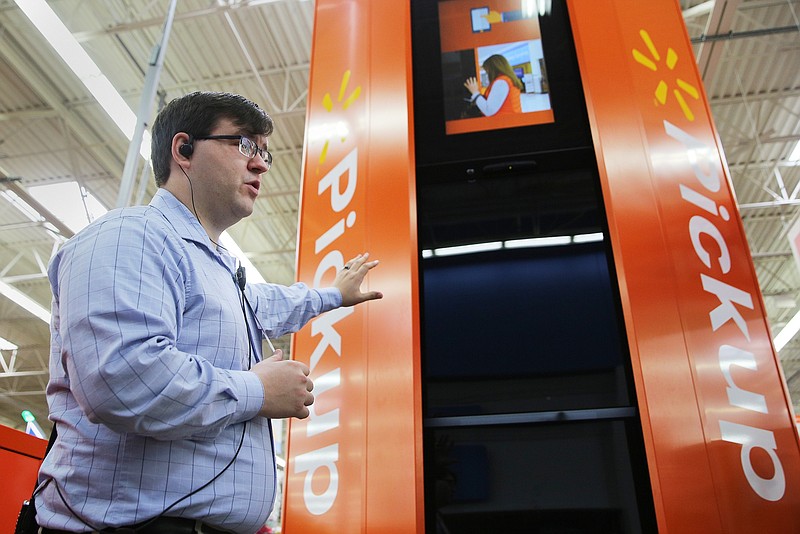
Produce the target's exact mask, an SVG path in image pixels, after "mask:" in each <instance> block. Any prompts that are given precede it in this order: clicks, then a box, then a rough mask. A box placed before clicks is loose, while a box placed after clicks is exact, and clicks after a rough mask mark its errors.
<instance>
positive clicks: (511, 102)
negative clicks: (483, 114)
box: [486, 74, 522, 115]
mask: <svg viewBox="0 0 800 534" xmlns="http://www.w3.org/2000/svg"><path fill="white" fill-rule="evenodd" d="M500 80H503V81H504V82H506V83H507V84H508V96H507V97H506V99H505V100H504V101H503V105H502V106H500V109H499V110H497V113H496V114H495V115H501V114H503V113H522V104H521V103H520V100H519V94H520V90H519V89H517V86H516V85H514V83H513V82H512V81H511V78H509V77H508V76H506V75H504V74H501V75H500V76H498V77H497V78H495V79H494V81H493V82H492V83H490V84H489V88H488V89H487V90H486V98H489V95H490V94H491V93H492V87H493V86H494V84H496V83H497V82H498V81H500Z"/></svg>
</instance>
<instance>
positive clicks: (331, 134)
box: [309, 70, 361, 164]
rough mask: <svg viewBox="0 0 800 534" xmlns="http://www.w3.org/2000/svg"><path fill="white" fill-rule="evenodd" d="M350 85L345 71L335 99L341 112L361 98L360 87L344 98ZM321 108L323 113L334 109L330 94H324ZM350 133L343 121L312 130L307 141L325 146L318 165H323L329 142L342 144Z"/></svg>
mask: <svg viewBox="0 0 800 534" xmlns="http://www.w3.org/2000/svg"><path fill="white" fill-rule="evenodd" d="M349 84H350V71H349V70H347V71H345V72H344V74H343V75H342V81H341V83H340V84H339V94H338V96H337V98H336V103H338V104H340V105H341V109H342V111H344V110H346V109H347V108H349V107H350V106H351V105H352V104H353V102H355V101H356V100H358V97H359V96H361V86H360V85H359V86H356V88H355V89H353V91H352V92H350V94H348V95H347V96H346V97H345V94H346V93H347V90H348V85H349ZM322 106H323V107H324V108H325V111H327V112H329V113H330V112H332V111H333V107H334V102H333V98H332V97H331V94H330V93H325V96H323V97H322ZM349 133H350V130H349V128H348V127H347V122H345V121H335V122H333V121H322V122H321V124H320V125H319V127H317V128H312V130H311V131H310V132H309V140H313V139H323V138H324V139H325V144H324V145H323V147H322V152H320V155H319V163H320V164H322V163H325V158H327V156H328V148H329V146H330V140H331V139H335V138H338V139H339V140H340V141H341V142H342V143H344V142H345V140H347V135H348V134H349Z"/></svg>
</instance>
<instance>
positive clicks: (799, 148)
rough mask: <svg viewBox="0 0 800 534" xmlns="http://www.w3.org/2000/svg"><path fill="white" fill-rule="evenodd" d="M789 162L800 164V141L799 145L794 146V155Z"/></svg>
mask: <svg viewBox="0 0 800 534" xmlns="http://www.w3.org/2000/svg"><path fill="white" fill-rule="evenodd" d="M789 161H791V162H792V163H800V141H798V142H797V144H796V145H794V148H793V149H792V153H791V154H789Z"/></svg>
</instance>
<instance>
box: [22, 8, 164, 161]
mask: <svg viewBox="0 0 800 534" xmlns="http://www.w3.org/2000/svg"><path fill="white" fill-rule="evenodd" d="M15 1H16V2H17V5H18V6H19V8H20V9H21V10H22V12H23V13H25V16H27V17H28V19H30V21H31V22H32V23H33V25H34V26H36V29H37V30H39V32H40V33H41V34H42V36H43V37H44V38H45V39H47V42H48V43H50V46H52V47H53V49H54V50H55V51H56V52H57V53H58V55H59V56H61V59H63V60H64V61H65V62H66V64H67V65H68V66H69V68H70V69H72V72H74V73H75V75H76V76H77V77H78V79H79V80H80V81H81V82H83V85H85V86H86V88H87V89H88V90H89V92H90V93H92V96H94V98H95V99H96V100H97V102H98V103H99V104H100V106H102V108H103V109H104V110H105V112H106V113H107V114H108V116H109V117H111V120H113V121H114V124H116V125H117V127H118V128H119V129H120V130H121V131H122V133H123V134H124V135H125V137H127V138H128V140H129V141H130V140H132V139H133V132H134V130H135V128H136V114H135V113H134V112H133V111H132V110H131V108H130V106H128V104H127V103H126V102H125V100H124V99H123V98H122V96H120V94H119V93H118V92H117V90H116V89H114V86H113V85H111V82H110V81H109V80H108V78H106V76H105V75H104V74H103V73H102V72H101V71H100V68H99V67H98V66H97V65H96V64H95V62H94V61H92V58H90V57H89V54H87V53H86V51H85V50H84V49H83V47H82V46H81V45H80V43H78V41H77V39H75V37H73V35H72V33H70V31H69V30H68V29H67V27H66V26H65V25H64V23H63V22H61V19H59V18H58V15H56V14H55V12H54V11H53V10H52V9H51V8H50V6H49V5H48V4H47V2H45V0H15ZM139 153H140V154H141V155H142V157H143V158H144V159H145V160H148V161H149V159H150V134H149V133H148V132H147V131H146V130H145V132H144V136H143V138H142V145H141V146H140V147H139Z"/></svg>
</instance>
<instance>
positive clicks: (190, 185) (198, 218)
mask: <svg viewBox="0 0 800 534" xmlns="http://www.w3.org/2000/svg"><path fill="white" fill-rule="evenodd" d="M178 168H179V169H180V170H181V172H182V173H183V175H184V176H185V177H186V179H187V180H189V197H190V198H191V200H192V211H193V212H194V216H195V217H196V218H197V222H199V223H200V226H203V222H202V221H201V220H200V216H199V215H198V214H197V207H195V205H194V186H193V185H192V179H191V178H189V175H188V174H186V171H185V170H183V167H181V166H180V165H179V166H178ZM208 240H209V241H211V242H212V243H214V244H215V245H216V246H217V247H222V248H225V247H223V246H222V245H220V244H219V243H217V242H216V241H214V240H213V239H211V237H209V238H208ZM226 250H227V249H226Z"/></svg>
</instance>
